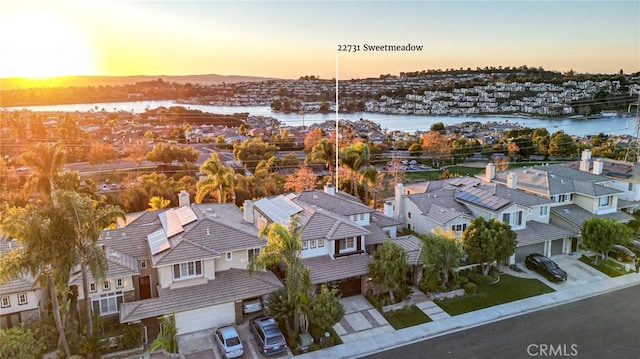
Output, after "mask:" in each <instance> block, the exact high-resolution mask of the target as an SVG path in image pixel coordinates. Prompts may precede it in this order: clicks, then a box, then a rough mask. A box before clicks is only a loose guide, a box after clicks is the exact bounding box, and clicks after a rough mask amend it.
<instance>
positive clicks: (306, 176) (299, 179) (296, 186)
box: [284, 166, 318, 192]
mask: <svg viewBox="0 0 640 359" xmlns="http://www.w3.org/2000/svg"><path fill="white" fill-rule="evenodd" d="M317 181H318V176H316V175H315V173H313V169H312V168H311V167H307V166H301V167H300V168H298V170H297V171H296V173H294V174H290V175H287V180H286V182H285V183H284V188H285V189H286V190H287V191H293V192H301V191H307V190H310V189H314V188H316V182H317Z"/></svg>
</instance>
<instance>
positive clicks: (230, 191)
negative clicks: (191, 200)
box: [196, 153, 235, 203]
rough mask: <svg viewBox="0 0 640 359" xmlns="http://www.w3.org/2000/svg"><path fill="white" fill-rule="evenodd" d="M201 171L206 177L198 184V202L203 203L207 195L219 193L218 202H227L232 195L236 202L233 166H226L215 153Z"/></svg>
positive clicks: (233, 200)
mask: <svg viewBox="0 0 640 359" xmlns="http://www.w3.org/2000/svg"><path fill="white" fill-rule="evenodd" d="M200 171H201V172H202V173H204V174H205V177H204V178H203V179H201V180H199V181H198V183H197V184H196V188H197V192H196V203H202V200H203V199H204V198H205V197H206V196H207V195H210V196H215V195H216V194H217V195H218V203H226V202H227V197H228V196H229V195H230V196H231V201H232V202H235V190H234V186H235V172H234V171H233V169H232V168H230V167H227V166H225V165H224V164H223V163H222V161H220V159H219V158H218V155H217V154H215V153H212V154H211V158H209V159H208V160H206V161H205V162H204V163H203V164H202V166H200Z"/></svg>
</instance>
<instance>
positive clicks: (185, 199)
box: [178, 189, 191, 207]
mask: <svg viewBox="0 0 640 359" xmlns="http://www.w3.org/2000/svg"><path fill="white" fill-rule="evenodd" d="M178 203H179V204H180V207H185V206H189V205H190V204H191V200H190V196H189V192H187V190H184V189H183V190H181V191H180V193H178Z"/></svg>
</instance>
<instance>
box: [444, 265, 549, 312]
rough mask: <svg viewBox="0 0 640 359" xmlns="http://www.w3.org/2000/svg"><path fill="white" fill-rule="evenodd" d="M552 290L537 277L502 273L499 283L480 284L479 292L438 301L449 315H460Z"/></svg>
mask: <svg viewBox="0 0 640 359" xmlns="http://www.w3.org/2000/svg"><path fill="white" fill-rule="evenodd" d="M551 292H554V290H553V289H552V288H551V287H549V286H547V285H546V284H544V283H542V282H541V281H539V280H537V279H526V278H516V277H512V276H510V275H507V274H501V275H500V281H499V282H498V283H496V284H483V285H479V286H478V292H477V293H474V294H467V295H465V296H462V297H456V298H451V299H445V300H442V301H436V303H437V304H438V306H440V307H441V308H442V309H443V310H444V311H445V312H447V313H449V315H458V314H463V313H467V312H472V311H474V310H478V309H482V308H488V307H492V306H494V305H498V304H504V303H508V302H513V301H515V300H519V299H524V298H529V297H534V296H536V295H540V294H545V293H551Z"/></svg>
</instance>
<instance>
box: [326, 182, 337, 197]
mask: <svg viewBox="0 0 640 359" xmlns="http://www.w3.org/2000/svg"><path fill="white" fill-rule="evenodd" d="M324 193H326V194H329V195H332V196H335V194H336V188H335V187H333V184H332V183H331V182H329V183H327V184H326V185H324Z"/></svg>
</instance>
